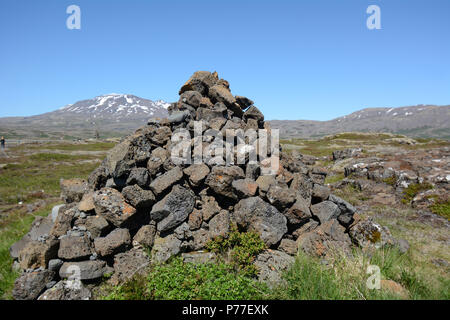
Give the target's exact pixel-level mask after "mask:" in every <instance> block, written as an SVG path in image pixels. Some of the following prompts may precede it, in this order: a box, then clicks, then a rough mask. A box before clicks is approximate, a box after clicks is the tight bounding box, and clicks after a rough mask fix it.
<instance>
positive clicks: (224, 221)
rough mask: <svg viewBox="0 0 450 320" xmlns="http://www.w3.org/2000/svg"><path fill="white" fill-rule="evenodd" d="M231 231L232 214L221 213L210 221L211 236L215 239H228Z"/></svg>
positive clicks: (224, 211)
mask: <svg viewBox="0 0 450 320" xmlns="http://www.w3.org/2000/svg"><path fill="white" fill-rule="evenodd" d="M229 230H230V213H229V212H228V211H226V210H222V211H220V213H218V214H217V215H215V216H214V217H213V218H211V220H210V221H209V236H210V237H211V238H212V239H214V238H217V237H223V238H224V237H226V236H227V235H228V232H229Z"/></svg>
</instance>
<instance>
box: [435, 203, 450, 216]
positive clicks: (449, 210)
mask: <svg viewBox="0 0 450 320" xmlns="http://www.w3.org/2000/svg"><path fill="white" fill-rule="evenodd" d="M430 210H431V212H433V213H434V214H437V215H440V216H441V217H444V218H446V219H447V220H450V201H445V202H438V203H435V204H433V205H431V206H430Z"/></svg>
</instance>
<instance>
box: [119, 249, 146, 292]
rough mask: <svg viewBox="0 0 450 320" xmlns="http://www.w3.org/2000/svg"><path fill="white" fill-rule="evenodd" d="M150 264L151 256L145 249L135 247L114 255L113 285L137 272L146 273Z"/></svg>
mask: <svg viewBox="0 0 450 320" xmlns="http://www.w3.org/2000/svg"><path fill="white" fill-rule="evenodd" d="M149 264H150V258H149V257H148V256H147V254H146V253H145V251H144V250H142V249H139V248H133V249H131V250H130V251H127V252H124V253H119V254H116V255H115V256H114V274H113V276H112V278H111V283H112V284H113V285H118V284H120V283H123V282H125V281H126V280H128V279H130V278H132V277H133V276H134V275H135V274H144V273H145V271H146V267H147V266H148V265H149Z"/></svg>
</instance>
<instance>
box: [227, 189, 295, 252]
mask: <svg viewBox="0 0 450 320" xmlns="http://www.w3.org/2000/svg"><path fill="white" fill-rule="evenodd" d="M234 218H235V220H236V222H237V224H238V225H239V226H240V227H241V228H243V229H245V230H250V231H255V232H257V233H258V234H259V235H260V237H261V239H262V240H263V241H264V242H265V243H266V244H267V245H268V246H272V245H274V244H276V243H277V242H278V241H280V240H281V238H282V237H283V235H284V234H285V233H286V232H287V224H286V217H285V216H284V215H283V214H281V213H280V212H279V211H278V210H277V209H276V208H275V207H274V206H272V205H270V204H268V203H267V202H264V200H262V199H261V198H259V197H252V198H247V199H243V200H241V201H239V203H238V204H237V205H236V206H235V208H234Z"/></svg>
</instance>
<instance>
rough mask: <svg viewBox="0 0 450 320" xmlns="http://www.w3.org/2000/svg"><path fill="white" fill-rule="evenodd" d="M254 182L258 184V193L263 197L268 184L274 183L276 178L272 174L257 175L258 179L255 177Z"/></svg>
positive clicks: (267, 189) (268, 186)
mask: <svg viewBox="0 0 450 320" xmlns="http://www.w3.org/2000/svg"><path fill="white" fill-rule="evenodd" d="M256 183H257V184H258V189H259V195H260V196H261V197H265V196H266V193H267V191H269V188H270V186H271V185H273V184H276V183H277V180H276V179H275V176H273V175H264V176H259V177H258V179H256Z"/></svg>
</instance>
